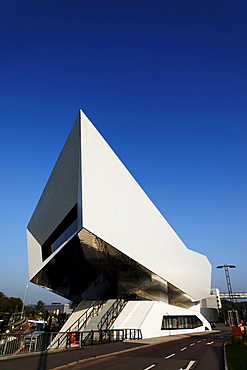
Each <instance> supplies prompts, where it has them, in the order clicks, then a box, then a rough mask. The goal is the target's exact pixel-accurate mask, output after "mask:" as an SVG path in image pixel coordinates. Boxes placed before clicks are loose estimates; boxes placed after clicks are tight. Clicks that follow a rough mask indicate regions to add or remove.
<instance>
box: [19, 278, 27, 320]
mask: <svg viewBox="0 0 247 370" xmlns="http://www.w3.org/2000/svg"><path fill="white" fill-rule="evenodd" d="M27 289H28V283H27V285H26V288H25V294H24V299H23V305H22V310H21V319H22V318H23V314H24V309H25V302H26V297H27Z"/></svg>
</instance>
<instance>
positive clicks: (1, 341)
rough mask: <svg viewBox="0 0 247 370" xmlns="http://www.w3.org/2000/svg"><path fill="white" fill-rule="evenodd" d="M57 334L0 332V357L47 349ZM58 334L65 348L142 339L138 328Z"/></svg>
mask: <svg viewBox="0 0 247 370" xmlns="http://www.w3.org/2000/svg"><path fill="white" fill-rule="evenodd" d="M57 334H59V333H54V332H51V333H49V332H47V333H37V332H36V333H35V332H34V333H31V334H20V333H17V334H13V333H11V334H10V333H9V334H6V333H5V334H0V358H2V357H5V356H16V355H23V356H24V355H25V354H29V353H31V352H38V351H47V350H48V349H49V348H50V346H48V344H49V343H51V344H52V341H53V338H54V336H55V335H57ZM60 334H62V335H64V334H65V335H66V337H65V338H66V348H73V347H84V346H87V345H90V346H92V345H94V344H104V343H109V342H120V341H123V340H126V339H127V340H135V339H142V333H141V330H140V329H110V330H91V331H84V332H63V333H60ZM64 347H65V346H64ZM54 349H55V348H54ZM50 350H51V349H50Z"/></svg>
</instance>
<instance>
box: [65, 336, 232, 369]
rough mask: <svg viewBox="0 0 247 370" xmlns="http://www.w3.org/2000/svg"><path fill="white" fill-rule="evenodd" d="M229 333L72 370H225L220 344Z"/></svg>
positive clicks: (150, 348) (151, 348) (152, 348)
mask: <svg viewBox="0 0 247 370" xmlns="http://www.w3.org/2000/svg"><path fill="white" fill-rule="evenodd" d="M228 337H229V332H226V333H215V334H210V335H203V336H191V337H190V338H186V339H180V340H177V341H173V342H168V343H160V344H157V345H152V346H148V347H145V348H139V349H138V350H135V351H128V352H125V353H122V354H121V353H119V354H117V355H112V356H109V357H105V358H102V359H99V360H92V361H89V362H84V363H81V364H80V365H76V366H73V367H72V368H71V369H73V370H81V369H83V370H106V369H107V370H126V369H129V370H132V369H135V370H149V369H150V370H151V369H152V370H161V369H163V370H164V369H168V370H180V369H187V370H188V369H191V370H194V369H196V370H209V369H210V370H224V369H225V366H224V359H223V344H224V342H225V341H226V339H227V338H228Z"/></svg>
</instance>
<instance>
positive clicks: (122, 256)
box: [27, 111, 211, 337]
mask: <svg viewBox="0 0 247 370" xmlns="http://www.w3.org/2000/svg"><path fill="white" fill-rule="evenodd" d="M27 241H28V259H29V276H30V280H31V282H33V283H35V284H38V285H40V286H43V287H45V288H47V289H49V290H52V291H53V292H55V293H57V294H60V295H61V296H63V297H66V298H68V299H70V300H72V301H73V302H75V303H76V304H79V303H80V302H81V301H84V302H93V301H95V300H102V301H107V300H110V299H111V300H112V299H120V298H124V299H125V301H127V304H125V306H124V308H123V309H122V311H121V312H120V313H119V316H118V318H117V319H116V320H115V322H114V323H112V326H114V328H124V327H133V326H136V327H138V328H140V329H141V330H142V331H143V336H144V337H150V336H157V335H167V334H171V331H172V333H174V334H175V333H178V332H181V331H182V332H185V331H195V330H205V327H207V328H210V324H209V323H208V322H207V320H206V319H205V318H204V317H203V316H202V315H201V314H200V304H199V301H200V300H202V299H203V298H205V297H208V296H209V295H210V284H211V265H210V263H209V262H208V260H207V258H206V257H205V256H204V255H201V254H199V253H196V252H194V251H191V250H189V249H188V248H187V247H186V246H185V245H184V244H183V242H182V241H181V240H180V238H179V237H178V236H177V235H176V233H175V232H174V230H173V229H172V228H171V227H170V225H169V224H168V223H167V221H166V220H165V219H164V217H163V216H162V215H161V213H160V212H159V211H158V210H157V208H156V207H155V206H154V204H153V203H152V202H151V200H150V199H149V198H148V197H147V195H146V194H145V192H144V191H143V190H142V189H141V187H140V186H139V185H138V183H137V182H136V181H135V179H134V178H133V177H132V176H131V174H130V173H129V172H128V170H127V169H126V168H125V167H124V165H123V164H122V162H121V161H120V160H119V158H118V157H117V156H116V155H115V153H114V152H113V151H112V149H111V148H110V147H109V145H108V144H107V143H106V141H105V140H104V139H103V137H102V136H101V135H100V134H99V132H98V131H97V130H96V128H95V127H94V126H93V124H92V123H91V122H90V121H89V119H88V118H87V117H86V116H85V114H84V113H83V112H82V111H80V112H79V114H78V116H77V118H76V121H75V123H74V125H73V127H72V130H71V132H70V134H69V136H68V138H67V141H66V143H65V145H64V147H63V149H62V151H61V153H60V155H59V157H58V160H57V162H56V164H55V166H54V169H53V171H52V173H51V175H50V178H49V180H48V182H47V184H46V186H45V189H44V191H43V193H42V195H41V198H40V200H39V202H38V204H37V207H36V209H35V211H34V213H33V215H32V217H31V220H30V222H29V224H28V226H27ZM84 306H85V305H84ZM174 329H176V330H174Z"/></svg>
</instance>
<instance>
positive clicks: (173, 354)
mask: <svg viewBox="0 0 247 370" xmlns="http://www.w3.org/2000/svg"><path fill="white" fill-rule="evenodd" d="M175 354H176V353H172V354H171V355H169V356H166V357H165V360H167V359H168V358H170V357H172V356H175Z"/></svg>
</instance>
